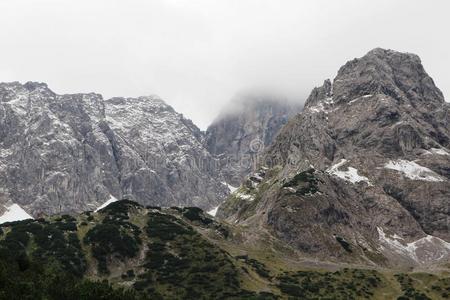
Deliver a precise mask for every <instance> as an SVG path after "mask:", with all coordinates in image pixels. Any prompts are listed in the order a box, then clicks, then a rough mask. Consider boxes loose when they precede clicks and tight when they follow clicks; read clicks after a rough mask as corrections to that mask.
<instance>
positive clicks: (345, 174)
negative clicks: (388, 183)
mask: <svg viewBox="0 0 450 300" xmlns="http://www.w3.org/2000/svg"><path fill="white" fill-rule="evenodd" d="M346 163H347V160H346V159H341V161H340V162H338V163H337V164H335V165H333V166H331V167H330V168H328V169H327V170H326V172H327V173H328V174H330V175H334V176H336V177H339V178H341V179H343V180H345V181H348V182H351V183H358V182H361V181H364V182H366V183H367V184H368V185H369V186H371V185H372V184H371V183H370V181H369V178H367V177H365V176H362V175H359V174H358V170H357V169H355V168H353V167H347V171H341V170H339V168H340V167H342V166H343V165H345V164H346Z"/></svg>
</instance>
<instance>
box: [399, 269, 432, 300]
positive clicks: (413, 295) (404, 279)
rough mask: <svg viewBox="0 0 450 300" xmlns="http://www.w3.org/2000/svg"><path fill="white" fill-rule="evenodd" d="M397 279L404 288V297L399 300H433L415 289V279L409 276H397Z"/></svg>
mask: <svg viewBox="0 0 450 300" xmlns="http://www.w3.org/2000/svg"><path fill="white" fill-rule="evenodd" d="M394 276H395V278H396V279H397V281H398V283H400V286H401V288H402V292H403V295H401V296H400V297H398V300H408V299H415V300H431V298H429V297H428V296H427V295H426V294H425V293H423V292H421V291H418V290H416V289H415V287H414V284H413V279H412V278H411V277H410V276H409V275H407V274H395V275H394Z"/></svg>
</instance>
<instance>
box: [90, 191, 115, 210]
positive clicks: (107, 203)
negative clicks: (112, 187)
mask: <svg viewBox="0 0 450 300" xmlns="http://www.w3.org/2000/svg"><path fill="white" fill-rule="evenodd" d="M117 200H118V199H117V198H116V197H114V196H113V195H111V196H110V198H109V200H108V201H106V202H105V203H103V204H102V205H100V206H99V207H98V208H97V209H96V210H95V212H97V211H99V210H100V209H102V208H105V207H107V206H108V205H110V204H111V203H113V202H116V201H117Z"/></svg>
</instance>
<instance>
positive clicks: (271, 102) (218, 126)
mask: <svg viewBox="0 0 450 300" xmlns="http://www.w3.org/2000/svg"><path fill="white" fill-rule="evenodd" d="M300 110H301V106H300V105H299V104H295V103H290V102H288V101H287V100H286V99H285V98H283V97H280V96H275V95H269V94H263V93H257V92H256V93H251V92H247V93H241V94H239V95H237V96H236V97H235V98H233V99H232V101H230V103H229V104H228V106H227V107H226V108H225V110H224V111H223V112H222V113H221V114H220V115H219V116H218V117H217V118H216V120H215V121H214V122H213V123H212V124H211V125H210V126H209V127H208V129H207V132H206V147H207V149H208V150H209V151H210V153H211V154H213V155H215V156H217V157H218V158H219V159H220V162H221V170H222V173H223V175H224V177H225V179H226V181H227V182H228V183H229V184H231V185H239V184H240V182H241V181H242V179H243V178H245V176H247V175H248V174H250V172H251V171H252V170H253V169H254V168H255V167H256V163H257V161H258V159H259V158H260V156H261V155H262V153H263V151H264V150H265V149H266V147H268V146H269V145H270V144H271V143H272V142H273V140H274V139H275V137H276V135H277V134H278V132H279V130H280V129H281V128H282V127H283V126H284V125H285V124H286V123H287V121H288V119H289V118H290V117H292V116H294V115H295V114H297V113H298V112H300Z"/></svg>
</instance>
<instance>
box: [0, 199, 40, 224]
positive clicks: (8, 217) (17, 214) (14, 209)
mask: <svg viewBox="0 0 450 300" xmlns="http://www.w3.org/2000/svg"><path fill="white" fill-rule="evenodd" d="M5 208H6V211H5V212H4V213H3V215H1V216H0V224H3V223H6V222H14V221H21V220H27V219H33V217H32V216H30V215H29V214H28V213H27V212H26V211H25V210H23V208H22V207H20V206H19V205H18V204H15V203H14V204H12V205H11V206H6V207H5Z"/></svg>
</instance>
